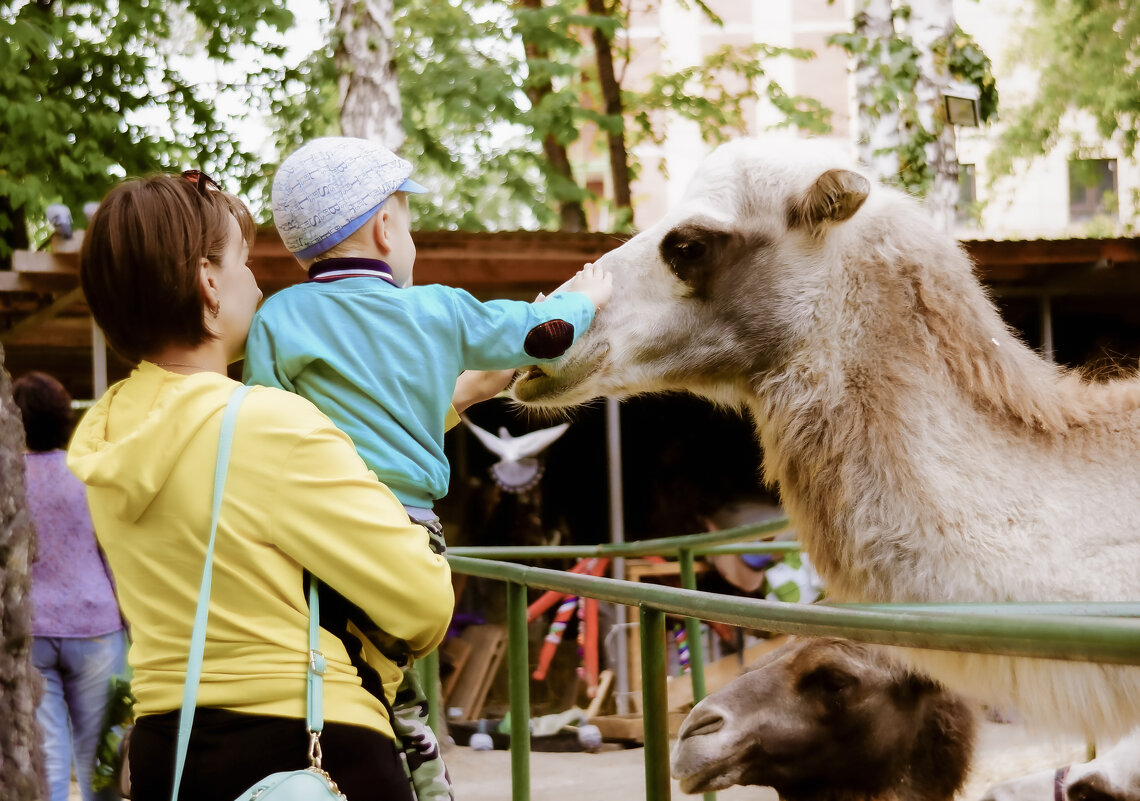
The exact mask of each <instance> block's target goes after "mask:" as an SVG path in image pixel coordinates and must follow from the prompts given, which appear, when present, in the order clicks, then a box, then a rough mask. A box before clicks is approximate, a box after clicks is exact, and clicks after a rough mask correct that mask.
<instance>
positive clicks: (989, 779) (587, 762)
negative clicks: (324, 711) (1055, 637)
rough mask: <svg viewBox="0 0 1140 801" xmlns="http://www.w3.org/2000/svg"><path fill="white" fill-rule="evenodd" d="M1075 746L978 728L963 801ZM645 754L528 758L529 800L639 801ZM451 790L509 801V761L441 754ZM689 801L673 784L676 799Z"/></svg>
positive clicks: (742, 799) (741, 796)
mask: <svg viewBox="0 0 1140 801" xmlns="http://www.w3.org/2000/svg"><path fill="white" fill-rule="evenodd" d="M1084 753H1085V744H1084V742H1083V741H1082V740H1080V739H1074V738H1071V737H1069V738H1062V739H1053V738H1050V737H1047V736H1041V735H1034V734H1031V733H1029V732H1027V731H1026V730H1025V729H1024V728H1023V727H1021V726H1019V725H1016V724H999V723H988V722H987V723H983V724H982V725H981V728H980V730H979V738H978V748H977V753H976V756H975V761H974V769H973V771H972V773H971V777H970V779H969V780H968V781H967V783H966V786H965V787H964V788H963V792H962V793H960V794H959V798H960V799H961V801H978V800H979V799H980V798H981V797H982V794H983V793H984V792H985V790H986V788H987V787H989V786H990V785H991V784H994V783H996V782H999V781H1004V780H1006V779H1012V778H1015V777H1018V776H1024V775H1025V774H1027V773H1033V772H1035V771H1038V770H1045V769H1049V768H1055V767H1057V766H1058V765H1063V764H1068V763H1069V762H1074V761H1082V760H1083V759H1084ZM643 755H644V750H643V749H640V748H635V749H627V750H622V751H607V752H603V753H597V754H588V753H532V754H531V767H530V786H531V798H532V799H534V801H611V800H612V801H644V799H645V763H644V758H643ZM444 759H445V760H446V761H447V766H448V770H449V771H450V772H451V778H452V781H454V783H455V797H456V801H508V800H509V799H510V797H511V758H510V753H509V752H507V751H472V750H471V749H470V748H467V747H466V746H451V747H449V748H447V749H446V750H445V751H444ZM698 797H699V796H686V795H684V794H683V793H682V792H681V789H680V786H679V785H678V784H677V782H675V781H674V782H673V798H674V799H678V801H680V799H685V798H698ZM717 798H718V799H720V801H776V794H775V792H773V791H772V790H771V789H770V788H767V787H732V788H730V789H728V790H722V791H721V792H718V793H717Z"/></svg>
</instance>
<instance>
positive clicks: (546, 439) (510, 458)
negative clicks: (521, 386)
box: [463, 417, 570, 492]
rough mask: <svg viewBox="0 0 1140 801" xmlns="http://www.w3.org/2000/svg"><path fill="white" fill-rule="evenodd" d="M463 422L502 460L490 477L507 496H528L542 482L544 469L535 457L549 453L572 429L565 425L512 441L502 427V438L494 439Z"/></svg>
mask: <svg viewBox="0 0 1140 801" xmlns="http://www.w3.org/2000/svg"><path fill="white" fill-rule="evenodd" d="M463 422H464V423H466V424H467V427H468V428H470V429H471V431H472V432H473V433H474V434H475V436H476V437H478V438H479V441H480V442H482V443H483V445H484V446H486V448H487V450H489V451H490V452H491V453H493V454H495V455H496V456H498V457H499V461H498V462H496V463H495V464H493V465H491V476H492V477H493V478H494V479H495V483H496V484H498V485H499V486H500V487H501V488H502V489H504V490H505V491H507V492H526V491H527V490H529V489H531V488H533V487H534V486H535V485H536V484H537V483H538V481H539V479H541V478H542V465H541V463H539V461H538V459H535V458H534V457H535V456H538V454H540V453H542V452H543V451H544V450H546V448H547V447H548V446H549V445H550V444H551V443H552V442H554V440H556V439H558V438H559V437H561V436H562V435H563V434H565V433H566V429H568V428H569V427H570V424H569V423H562V424H561V425H557V426H554V427H553V428H544V429H542V430H540V431H531V432H530V433H529V434H523V435H522V436H518V437H513V436H511V433H510V432H509V431H507V429H506V428H503V427H500V428H499V435H498V436H495V435H494V434H492V433H491V432H490V431H487V430H485V429H482V428H479V426H477V425H475V424H474V423H472V422H471V421H470V420H468V419H467V418H466V417H464V418H463Z"/></svg>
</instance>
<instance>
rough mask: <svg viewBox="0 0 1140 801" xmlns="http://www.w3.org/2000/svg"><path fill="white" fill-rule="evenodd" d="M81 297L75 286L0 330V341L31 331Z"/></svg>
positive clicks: (9, 339)
mask: <svg viewBox="0 0 1140 801" xmlns="http://www.w3.org/2000/svg"><path fill="white" fill-rule="evenodd" d="M82 299H83V289H82V287H76V288H75V289H73V290H71V291H70V292H68V293H67V294H65V295H63V296H62V297H58V298H56V299H55V300H53V301H52V302H51V303H49V304H48V305H47V306H45V307H44V308H42V309H40V310H39V311H38V312H36V313H35V314H32V315H30V316H28V317H25V318H24V319H23V320H20V322H18V323H16V324H15V325H13V326H12V327H11V328H9V329H8V330H6V331H2V332H0V342H4V343H7V342H11V341H12V340H14V339H16V338H17V337H19V336H21V335H22V334H24V333H26V332H28V331H32V330H34V329H36V328H38V327H39V326H41V325H43V324H44V323H46V322H48V321H49V320H51V319H53V318H54V317H55V316H56V315H57V314H59V313H60V312H61V311H63V310H64V309H66V308H68V307H69V306H72V305H73V304H75V303H76V302H78V301H80V300H82Z"/></svg>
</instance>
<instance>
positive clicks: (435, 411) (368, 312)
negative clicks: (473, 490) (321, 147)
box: [243, 259, 594, 508]
mask: <svg viewBox="0 0 1140 801" xmlns="http://www.w3.org/2000/svg"><path fill="white" fill-rule="evenodd" d="M310 274H311V275H312V276H313V280H310V281H309V282H307V283H304V284H297V285H295V286H292V287H289V288H287V289H284V290H282V291H280V292H278V293H276V294H275V295H273V296H272V297H270V298H269V299H268V300H267V301H266V302H265V303H264V304H263V305H262V307H261V309H260V310H259V311H258V313H257V314H256V316H255V317H254V318H253V324H252V325H251V326H250V330H249V340H248V343H247V345H246V357H245V373H244V376H243V379H244V381H245V382H246V383H247V384H261V385H263V386H270V387H280V388H281V389H285V390H288V391H290V392H295V393H297V394H298V395H301V396H302V397H304V398H307V399H308V400H310V401H311V402H312V403H313V404H315V405H316V406H317V408H319V409H320V410H321V411H322V412H324V413H325V414H326V415H328V417H329V418H331V419H332V421H333V422H334V423H335V424H336V425H337V427H338V428H340V429H341V430H342V431H344V432H345V433H346V434H348V436H349V437H350V438H351V439H352V441H353V442H354V443H355V444H356V450H357V452H358V453H359V454H360V456H361V457H362V458H363V459H364V462H365V464H367V465H368V467H369V468H370V469H371V470H372V471H374V472H375V473H376V475H377V477H378V478H379V479H380V480H381V481H382V482H384V483H385V484H386V485H388V487H389V488H390V489H391V490H392V492H393V493H394V494H395V495H396V497H397V498H398V499H399V500H400V502H401V503H404V504H406V505H409V506H419V507H424V508H431V507H432V505H433V504H434V502H435V501H436V500H437V499H439V498H442V497H443V496H444V495H445V494H446V493H447V483H448V476H449V473H450V470H449V466H448V463H447V459H446V457H445V456H444V453H443V435H444V430H445V428H444V426H445V423H444V421H445V419H446V417H447V412H448V410H449V408H450V406H451V398H452V395H453V394H454V392H455V381H456V379H457V378H458V377H459V374H460V373H461V372H463V371H464V370H506V369H513V368H518V367H524V366H526V365H531V364H538V363H542V362H544V361H550V360H552V359H554V358H557V357H558V356H560V355H562V353H564V352H565V351H566V350H567V349H568V348H569V347H570V345H572V344H573V343H574V342H575V341H576V340H577V338H578V337H579V336H580V335H581V334H582V332H583V331H585V330H586V329H587V328H588V327H589V325H590V323H591V322H592V321H593V319H594V304H593V302H592V301H591V300H590V299H589V298H588V297H587V296H586V295H583V294H582V293H580V292H562V293H559V294H557V295H554V296H552V297H550V298H548V299H547V300H545V301H542V302H539V303H527V302H525V301H516V300H492V301H487V302H480V301H478V300H476V299H475V298H474V297H473V296H472V295H471V294H470V293H468V292H465V291H463V290H461V289H455V288H453V287H447V286H440V285H427V286H416V287H408V288H403V289H402V288H399V287H397V286H395V285H394V284H393V283H391V282H390V280H389V276H390V273H389V272H388V270H387V265H385V264H384V263H383V262H378V261H371V260H364V259H327V260H325V261H320V262H318V263H317V265H315V266H314V269H313V271H311V273H310Z"/></svg>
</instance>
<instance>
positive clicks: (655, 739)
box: [641, 606, 672, 801]
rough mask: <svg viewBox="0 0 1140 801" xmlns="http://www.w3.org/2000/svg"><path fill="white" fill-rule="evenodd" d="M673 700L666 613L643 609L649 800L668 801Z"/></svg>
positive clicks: (643, 693) (643, 698)
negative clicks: (667, 681) (667, 686)
mask: <svg viewBox="0 0 1140 801" xmlns="http://www.w3.org/2000/svg"><path fill="white" fill-rule="evenodd" d="M668 706H669V697H668V693H667V692H666V689H665V613H664V612H659V611H657V610H656V609H650V608H648V607H645V606H642V607H641V709H642V713H643V715H644V717H643V718H642V721H643V726H644V729H645V732H644V733H645V798H646V801H668V799H669V798H670V796H671V793H672V787H671V786H670V785H669V709H668Z"/></svg>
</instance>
